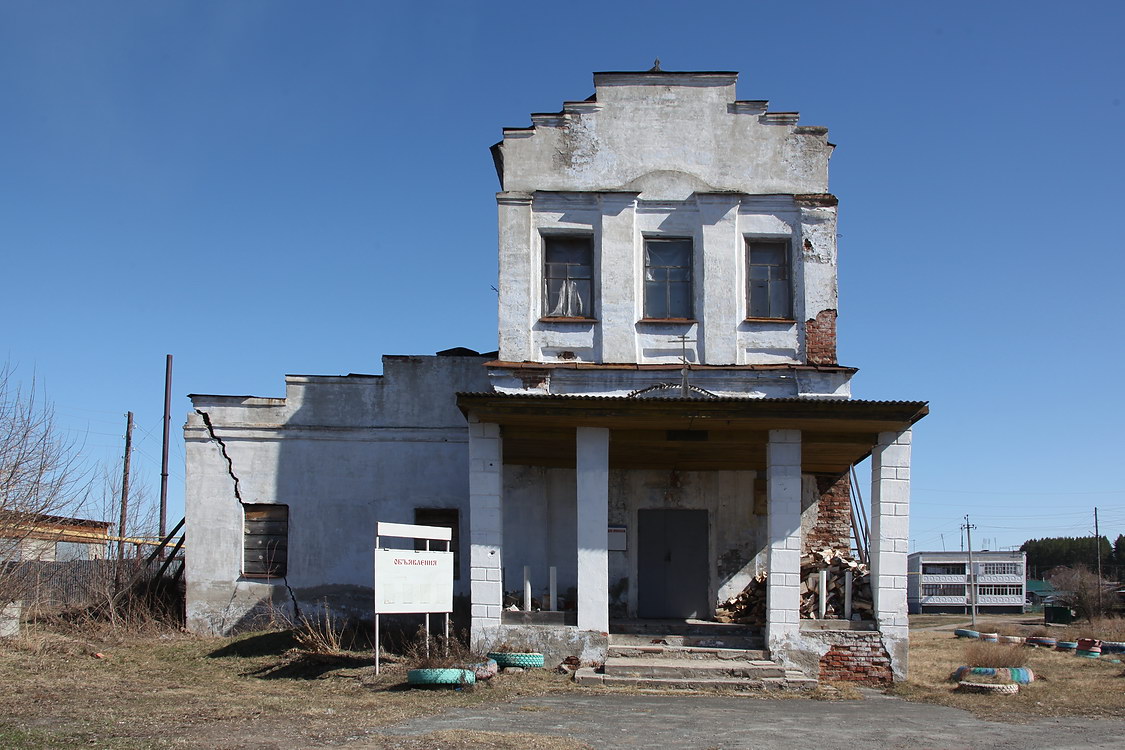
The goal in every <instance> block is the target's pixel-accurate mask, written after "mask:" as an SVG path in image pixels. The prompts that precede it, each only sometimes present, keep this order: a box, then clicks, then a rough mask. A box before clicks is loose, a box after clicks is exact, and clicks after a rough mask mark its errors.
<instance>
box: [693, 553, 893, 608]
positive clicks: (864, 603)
mask: <svg viewBox="0 0 1125 750" xmlns="http://www.w3.org/2000/svg"><path fill="white" fill-rule="evenodd" d="M822 570H824V571H827V573H828V580H827V596H826V597H825V607H824V617H825V618H826V619H843V617H844V586H845V584H844V580H845V574H846V573H848V572H851V574H852V619H870V618H871V617H873V616H874V610H875V608H874V605H873V604H872V597H871V575H870V574H871V571H870V570H869V569H868V567H867V566H866V565H864V564H863V563H861V562H859V561H858V560H856V559H855V558H854V557H852V556H851V554H850V552H849V551H848V550H840V549H833V548H832V547H823V548H821V549H818V550H812V551H810V552H809V553H808V554H806V555H802V556H801V584H800V588H801V605H800V612H801V617H802V618H803V619H815V618H817V617H819V614H820V612H819V603H820V602H819V600H820V571H822ZM715 619H716V620H718V621H719V622H727V623H736V624H739V625H752V626H762V625H765V623H766V574H765V573H764V572H762V573H758V574H757V575H756V576H754V578H753V579H752V580H751V581H750V583H748V584H747V585H746V588H744V589H743V590H742V591H741V592H739V593H738V594H736V595H734V596H732V597H730V598H729V599H727V600H726V601H725V602H723V603H722V604H720V605H719V607H718V608H717V610H716V612H715Z"/></svg>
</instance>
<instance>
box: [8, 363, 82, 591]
mask: <svg viewBox="0 0 1125 750" xmlns="http://www.w3.org/2000/svg"><path fill="white" fill-rule="evenodd" d="M81 449H82V445H81V443H80V442H79V441H77V440H75V439H71V438H68V437H67V436H66V435H65V433H64V432H63V430H61V429H60V428H59V427H58V425H57V424H56V423H55V417H54V410H53V407H52V406H51V404H50V403H49V402H48V401H46V400H45V398H44V396H43V394H42V392H41V389H40V388H39V387H38V385H37V383H36V381H35V380H34V378H33V379H32V382H31V384H30V385H28V386H21V385H20V384H19V383H18V382H17V381H16V378H15V375H14V368H13V367H12V366H11V365H10V364H4V365H3V366H0V606H2V605H6V604H8V603H10V602H12V601H14V600H16V599H19V598H22V595H23V594H24V593H26V592H25V591H23V590H22V589H23V588H24V587H25V585H26V584H25V581H26V576H23V575H21V572H20V569H19V568H20V566H19V562H20V561H21V560H22V559H24V557H25V556H26V551H27V550H28V549H29V547H31V546H33V545H32V544H31V543H32V542H34V541H37V540H38V541H47V542H49V541H50V540H49V539H46V540H44V529H45V528H48V527H49V525H50V522H51V521H52V520H53V519H57V518H58V517H62V516H67V515H74V514H77V513H79V512H81V511H82V509H83V508H84V507H85V505H86V501H87V499H88V494H89V488H90V480H91V477H92V472H91V471H90V467H89V465H88V464H87V462H86V461H85V459H84V458H83V455H82V450H81Z"/></svg>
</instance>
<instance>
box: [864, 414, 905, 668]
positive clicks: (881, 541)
mask: <svg viewBox="0 0 1125 750" xmlns="http://www.w3.org/2000/svg"><path fill="white" fill-rule="evenodd" d="M909 535H910V430H904V431H902V432H880V433H879V442H878V443H877V444H876V446H875V449H874V450H873V451H872V452H871V593H872V594H873V596H874V599H875V602H874V603H875V619H876V621H877V622H878V624H879V631H880V632H881V633H882V634H883V643H884V645H885V646H886V647H887V653H888V654H890V657H891V669H892V671H893V672H894V675H895V679H896V680H903V679H906V671H907V637H908V632H907V630H908V625H909V623H908V621H907V618H906V579H907V576H906V557H907V554H908V553H909V552H910V539H909Z"/></svg>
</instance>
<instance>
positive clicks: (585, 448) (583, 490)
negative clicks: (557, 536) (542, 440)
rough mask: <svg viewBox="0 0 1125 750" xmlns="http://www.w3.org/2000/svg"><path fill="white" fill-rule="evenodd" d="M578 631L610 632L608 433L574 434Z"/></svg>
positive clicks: (597, 430) (585, 431)
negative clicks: (576, 492) (576, 489)
mask: <svg viewBox="0 0 1125 750" xmlns="http://www.w3.org/2000/svg"><path fill="white" fill-rule="evenodd" d="M577 433H578V434H577V437H576V440H577V454H578V455H577V458H578V460H577V467H576V468H577V472H576V474H577V484H578V629H579V630H595V631H597V632H599V633H608V632H609V551H608V547H609V532H608V526H609V430H608V429H606V428H604V427H579V428H578V430H577Z"/></svg>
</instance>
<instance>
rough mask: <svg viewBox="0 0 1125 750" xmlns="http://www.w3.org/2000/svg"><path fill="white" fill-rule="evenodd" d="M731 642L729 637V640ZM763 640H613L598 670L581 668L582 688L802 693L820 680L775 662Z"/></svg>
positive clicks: (578, 679) (616, 637)
mask: <svg viewBox="0 0 1125 750" xmlns="http://www.w3.org/2000/svg"><path fill="white" fill-rule="evenodd" d="M726 640H728V642H729V639H726ZM759 643H760V639H746V640H744V641H739V642H738V643H737V644H736V646H737V647H733V648H726V647H721V646H715V645H710V644H706V643H705V644H703V645H699V642H698V640H696V639H695V638H694V637H691V636H664V637H659V638H653V637H651V635H648V634H646V635H644V636H638V635H624V636H622V635H618V634H614V635H611V636H610V646H609V651H608V652H607V655H606V660H605V664H604V665H603V667H602V668H601V669H600V670H597V669H594V668H592V667H586V668H583V669H579V670H578V671H577V672H576V673H575V675H574V679H575V681H576V682H578V684H580V685H598V686H604V687H631V688H635V689H645V690H798V689H800V690H803V689H811V688H814V687H816V684H817V683H816V680H815V679H812V678H809V677H806V676H805V675H804V674H803V673H801V672H799V671H797V670H792V669H786V668H785V667H783V666H781V665H780V664H778V663H776V662H774V661H771V660H770V658H769V654H768V652H766V651H765V650H763V649H761V648H748V647H746V646H748V645H750V644H754V645H758V644H759Z"/></svg>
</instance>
